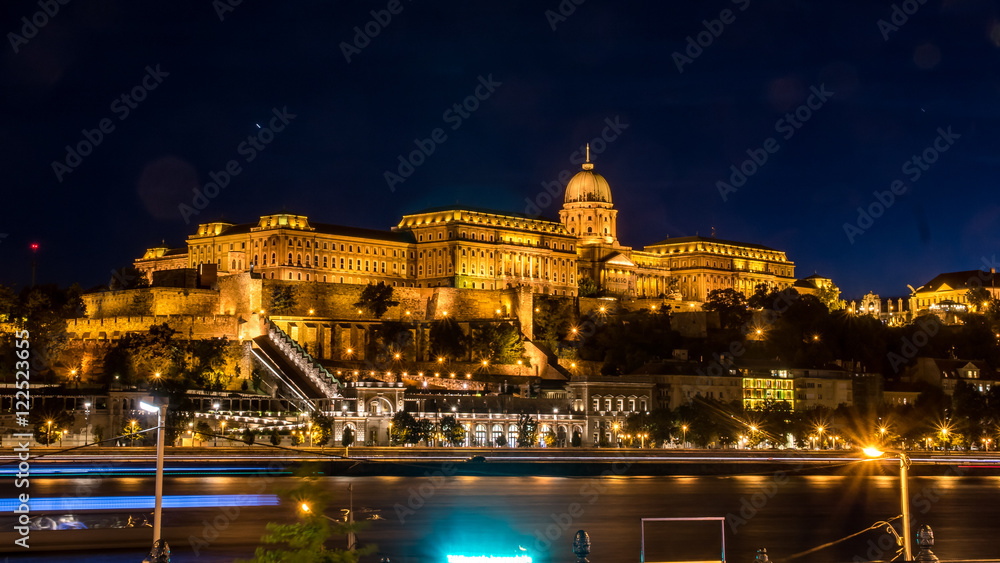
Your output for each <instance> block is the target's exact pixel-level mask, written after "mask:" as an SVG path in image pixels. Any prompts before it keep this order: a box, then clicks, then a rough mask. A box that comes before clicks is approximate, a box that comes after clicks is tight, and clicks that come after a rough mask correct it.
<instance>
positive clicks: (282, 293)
mask: <svg viewBox="0 0 1000 563" xmlns="http://www.w3.org/2000/svg"><path fill="white" fill-rule="evenodd" d="M297 304H298V303H297V300H296V299H295V291H294V290H293V289H292V286H291V285H288V284H285V283H280V284H277V285H273V286H272V287H271V310H270V312H271V314H272V315H286V314H289V313H291V312H292V311H294V310H295V307H296V305H297Z"/></svg>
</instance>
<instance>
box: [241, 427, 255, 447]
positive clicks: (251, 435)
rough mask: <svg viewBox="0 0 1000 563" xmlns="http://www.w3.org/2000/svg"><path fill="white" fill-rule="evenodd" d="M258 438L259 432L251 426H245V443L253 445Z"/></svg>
mask: <svg viewBox="0 0 1000 563" xmlns="http://www.w3.org/2000/svg"><path fill="white" fill-rule="evenodd" d="M256 440H257V433H256V432H255V431H254V430H253V428H250V427H249V426H246V427H244V428H243V443H244V444H246V445H248V446H252V445H253V443H254V442H255V441H256Z"/></svg>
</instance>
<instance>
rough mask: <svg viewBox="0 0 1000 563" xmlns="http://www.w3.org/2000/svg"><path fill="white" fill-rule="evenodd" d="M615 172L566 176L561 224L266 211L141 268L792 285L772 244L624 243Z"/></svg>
mask: <svg viewBox="0 0 1000 563" xmlns="http://www.w3.org/2000/svg"><path fill="white" fill-rule="evenodd" d="M617 227H618V210H616V209H615V208H614V204H613V203H612V199H611V188H610V186H609V184H608V182H607V180H606V179H605V178H604V177H603V176H601V175H600V174H598V173H596V172H594V165H593V163H591V162H590V155H589V148H588V154H587V161H586V162H585V163H584V164H583V167H582V170H580V172H578V173H577V174H576V175H575V176H574V177H573V178H572V179H571V180H570V181H569V183H568V184H567V186H566V193H565V197H564V203H563V207H562V209H561V210H560V211H559V221H551V220H547V219H541V218H533V217H528V216H524V215H520V214H516V213H508V212H502V211H492V210H486V209H476V208H470V207H440V208H432V209H426V210H424V211H420V212H417V213H412V214H409V215H405V216H403V218H402V220H401V221H400V222H399V224H398V225H397V226H396V227H394V228H392V229H391V230H388V231H384V230H373V229H362V228H356V227H345V226H341V225H331V224H324V223H316V222H313V221H310V220H309V218H308V217H306V216H304V215H293V214H288V213H280V214H274V215H264V216H261V217H260V219H259V220H258V221H257V222H256V223H245V224H234V223H226V222H215V223H205V224H202V225H199V226H198V230H197V232H195V233H194V234H192V235H190V236H189V237H188V240H187V248H186V249H185V248H169V247H166V246H160V247H156V248H151V249H149V250H147V251H146V253H145V254H144V255H143V257H142V258H139V259H138V260H136V261H135V266H136V268H138V269H139V270H141V271H144V272H146V273H147V275H148V277H149V278H150V279H152V272H154V271H160V270H176V269H181V268H192V269H193V268H199V267H201V266H202V265H205V264H212V265H214V266H215V268H216V270H217V273H218V275H220V276H225V275H229V274H236V273H242V272H247V271H253V272H255V273H259V274H260V275H262V276H264V277H265V278H268V279H280V280H293V281H310V282H321V283H347V284H368V283H373V282H380V281H381V282H385V283H387V284H389V285H392V286H397V287H455V288H461V289H486V290H496V289H506V288H510V287H519V286H524V287H530V288H531V290H532V291H533V292H535V293H542V294H550V295H567V296H574V295H577V293H578V290H577V288H578V286H579V284H580V282H581V279H582V278H589V279H590V280H592V281H593V282H594V284H595V285H596V287H597V288H598V290H600V291H602V292H603V293H605V294H607V295H611V296H622V297H649V298H663V299H678V300H685V301H704V300H705V299H706V297H707V295H708V292H710V291H711V290H713V289H726V288H733V289H736V290H738V291H741V292H743V293H744V294H746V295H748V296H749V295H750V294H752V293H753V290H754V287H755V286H756V285H757V284H758V283H765V284H768V285H770V286H773V287H777V288H779V289H780V288H784V287H787V286H789V285H791V284H792V283H793V282H794V264H793V263H792V262H790V261H788V260H787V258H786V257H785V253H784V252H781V251H777V250H774V249H771V248H767V247H765V246H760V245H755V244H744V243H738V242H733V241H726V240H721V239H716V238H714V237H712V238H707V237H697V236H695V237H681V238H672V239H667V240H664V241H661V242H658V243H656V244H653V245H649V246H646V247H645V248H644V249H643V250H633V249H632V248H631V247H628V246H623V245H621V244H620V243H619V241H618V235H617Z"/></svg>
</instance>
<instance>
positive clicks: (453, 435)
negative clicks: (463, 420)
mask: <svg viewBox="0 0 1000 563" xmlns="http://www.w3.org/2000/svg"><path fill="white" fill-rule="evenodd" d="M440 429H441V435H442V436H444V440H445V442H447V443H449V444H451V445H452V446H460V445H462V444H463V443H465V427H463V426H462V425H461V424H460V423H459V422H458V419H457V418H455V417H454V416H452V415H447V416H444V417H441V424H440Z"/></svg>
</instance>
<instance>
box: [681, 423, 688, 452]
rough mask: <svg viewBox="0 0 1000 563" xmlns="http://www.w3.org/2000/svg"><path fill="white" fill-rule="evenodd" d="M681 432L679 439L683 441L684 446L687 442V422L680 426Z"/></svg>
mask: <svg viewBox="0 0 1000 563" xmlns="http://www.w3.org/2000/svg"><path fill="white" fill-rule="evenodd" d="M681 432H682V434H681V436H682V439H681V441H682V442H684V445H683V447H685V448H686V447H687V444H688V426H687V424H685V425H683V426H681Z"/></svg>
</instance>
